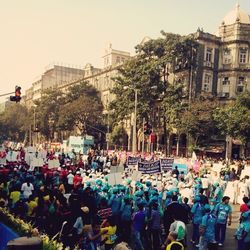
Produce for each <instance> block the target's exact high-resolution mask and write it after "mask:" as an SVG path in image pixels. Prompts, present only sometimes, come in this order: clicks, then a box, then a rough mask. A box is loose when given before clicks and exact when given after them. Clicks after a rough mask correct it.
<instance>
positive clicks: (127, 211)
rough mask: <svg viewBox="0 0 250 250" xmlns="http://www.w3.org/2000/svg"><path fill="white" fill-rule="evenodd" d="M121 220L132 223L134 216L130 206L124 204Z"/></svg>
mask: <svg viewBox="0 0 250 250" xmlns="http://www.w3.org/2000/svg"><path fill="white" fill-rule="evenodd" d="M120 211H121V219H122V220H123V221H130V220H131V215H132V208H131V205H130V204H125V203H123V204H122V206H121V209H120Z"/></svg>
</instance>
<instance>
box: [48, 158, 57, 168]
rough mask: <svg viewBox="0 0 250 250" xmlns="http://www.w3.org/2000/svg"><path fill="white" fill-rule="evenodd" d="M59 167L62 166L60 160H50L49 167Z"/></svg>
mask: <svg viewBox="0 0 250 250" xmlns="http://www.w3.org/2000/svg"><path fill="white" fill-rule="evenodd" d="M59 167H60V163H59V160H57V159H54V160H49V161H48V169H52V168H59Z"/></svg>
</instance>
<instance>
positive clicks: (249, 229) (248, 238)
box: [244, 221, 250, 242]
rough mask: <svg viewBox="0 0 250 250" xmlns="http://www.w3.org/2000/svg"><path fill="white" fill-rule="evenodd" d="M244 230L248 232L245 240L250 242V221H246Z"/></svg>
mask: <svg viewBox="0 0 250 250" xmlns="http://www.w3.org/2000/svg"><path fill="white" fill-rule="evenodd" d="M244 231H245V232H246V233H247V236H246V237H245V238H244V242H250V221H246V222H244Z"/></svg>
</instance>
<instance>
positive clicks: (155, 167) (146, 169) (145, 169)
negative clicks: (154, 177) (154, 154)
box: [138, 161, 161, 174]
mask: <svg viewBox="0 0 250 250" xmlns="http://www.w3.org/2000/svg"><path fill="white" fill-rule="evenodd" d="M138 171H141V172H142V173H143V174H156V173H160V172H161V163H160V161H155V162H149V163H146V162H139V163H138Z"/></svg>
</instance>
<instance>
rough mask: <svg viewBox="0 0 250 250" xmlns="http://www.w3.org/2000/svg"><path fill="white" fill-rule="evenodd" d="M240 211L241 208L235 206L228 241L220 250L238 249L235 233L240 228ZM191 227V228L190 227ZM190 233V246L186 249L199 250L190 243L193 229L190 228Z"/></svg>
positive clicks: (228, 229)
mask: <svg viewBox="0 0 250 250" xmlns="http://www.w3.org/2000/svg"><path fill="white" fill-rule="evenodd" d="M238 211H239V206H233V218H232V225H231V226H230V227H228V228H227V232H226V241H225V244H224V246H223V247H219V249H223V250H224V249H225V250H236V249H237V241H236V240H235V239H234V233H235V230H236V228H237V227H238V224H239V217H240V213H239V212H238ZM188 227H191V226H188ZM188 231H189V233H188V238H189V241H188V242H189V245H188V247H187V248H186V249H188V250H194V249H196V250H197V249H198V248H196V247H195V246H193V245H192V244H191V243H190V237H191V236H192V229H191V228H190V229H189V230H188Z"/></svg>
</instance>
